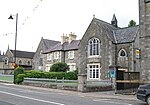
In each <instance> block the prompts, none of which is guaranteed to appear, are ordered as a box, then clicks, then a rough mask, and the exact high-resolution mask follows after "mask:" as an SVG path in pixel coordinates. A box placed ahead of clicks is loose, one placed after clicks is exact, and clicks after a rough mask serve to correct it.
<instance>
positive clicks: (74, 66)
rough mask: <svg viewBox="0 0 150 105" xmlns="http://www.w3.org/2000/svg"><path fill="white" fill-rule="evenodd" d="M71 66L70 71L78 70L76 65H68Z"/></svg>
mask: <svg viewBox="0 0 150 105" xmlns="http://www.w3.org/2000/svg"><path fill="white" fill-rule="evenodd" d="M67 65H68V66H69V71H74V70H76V63H67Z"/></svg>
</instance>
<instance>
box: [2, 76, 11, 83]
mask: <svg viewBox="0 0 150 105" xmlns="http://www.w3.org/2000/svg"><path fill="white" fill-rule="evenodd" d="M13 80H14V76H13V75H0V81H4V82H13Z"/></svg>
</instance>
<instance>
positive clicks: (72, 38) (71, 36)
mask: <svg viewBox="0 0 150 105" xmlns="http://www.w3.org/2000/svg"><path fill="white" fill-rule="evenodd" d="M76 37H77V36H76V35H75V34H74V33H72V32H71V33H70V34H69V43H71V42H72V41H73V40H76Z"/></svg>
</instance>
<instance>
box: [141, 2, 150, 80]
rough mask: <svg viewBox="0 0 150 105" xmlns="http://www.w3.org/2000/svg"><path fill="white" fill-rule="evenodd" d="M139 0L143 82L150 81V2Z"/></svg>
mask: <svg viewBox="0 0 150 105" xmlns="http://www.w3.org/2000/svg"><path fill="white" fill-rule="evenodd" d="M147 1H149V0H139V13H140V15H139V24H140V29H139V34H140V35H139V42H140V48H141V60H140V68H141V70H140V71H141V73H140V74H141V80H143V81H149V80H150V64H149V63H150V2H147Z"/></svg>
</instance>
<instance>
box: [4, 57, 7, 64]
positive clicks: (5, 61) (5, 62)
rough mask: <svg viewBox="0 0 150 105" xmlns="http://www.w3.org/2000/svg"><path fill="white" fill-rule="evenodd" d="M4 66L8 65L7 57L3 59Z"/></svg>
mask: <svg viewBox="0 0 150 105" xmlns="http://www.w3.org/2000/svg"><path fill="white" fill-rule="evenodd" d="M4 64H5V65H8V58H7V57H6V58H5V59H4Z"/></svg>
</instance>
